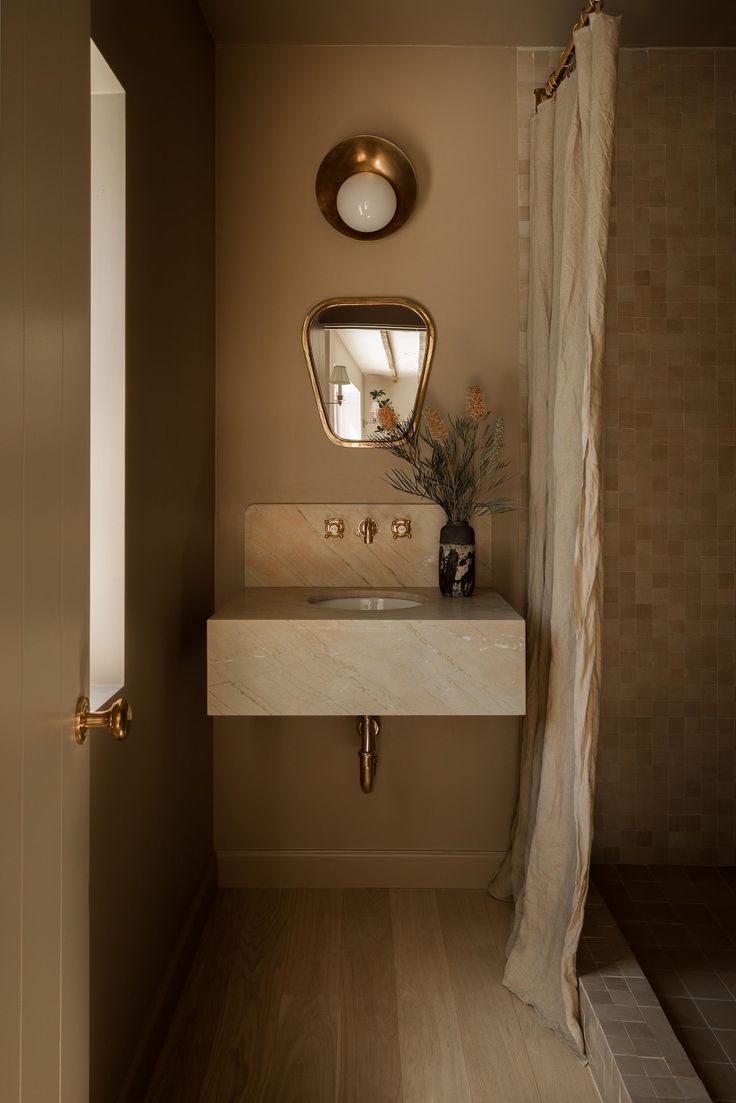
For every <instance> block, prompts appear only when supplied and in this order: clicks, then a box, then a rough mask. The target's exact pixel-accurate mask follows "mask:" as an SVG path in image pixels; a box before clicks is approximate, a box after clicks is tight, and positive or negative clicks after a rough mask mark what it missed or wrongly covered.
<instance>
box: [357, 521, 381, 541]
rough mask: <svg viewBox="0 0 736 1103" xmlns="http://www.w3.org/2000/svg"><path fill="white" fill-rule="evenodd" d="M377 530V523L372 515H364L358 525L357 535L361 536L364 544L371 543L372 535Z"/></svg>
mask: <svg viewBox="0 0 736 1103" xmlns="http://www.w3.org/2000/svg"><path fill="white" fill-rule="evenodd" d="M377 532H378V525H377V524H376V522H375V521H374V520H373V518H372V517H366V518H365V519H364V520H362V521H361V522H360V524H359V525H358V536H362V537H363V543H364V544H372V543H373V537H374V536H375V535H376V533H377Z"/></svg>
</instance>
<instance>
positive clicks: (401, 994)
mask: <svg viewBox="0 0 736 1103" xmlns="http://www.w3.org/2000/svg"><path fill="white" fill-rule="evenodd" d="M391 917H392V923H393V930H394V948H395V957H396V989H397V997H398V1010H399V1043H400V1047H401V1068H402V1083H403V1089H404V1100H405V1103H427V1101H428V1100H437V1101H438V1103H439V1101H440V1100H441V1101H442V1103H469V1100H470V1098H471V1097H470V1089H469V1086H468V1079H467V1074H466V1070H465V1056H464V1054H463V1049H462V1045H461V1042H460V1027H459V1024H458V1021H457V1014H456V1012H455V1003H454V1000H453V992H452V983H451V981H450V974H449V972H448V968H447V959H446V957H445V951H444V945H443V942H442V931H441V929H440V922H439V916H438V914H437V901H436V898H435V894H434V890H433V889H396V890H391Z"/></svg>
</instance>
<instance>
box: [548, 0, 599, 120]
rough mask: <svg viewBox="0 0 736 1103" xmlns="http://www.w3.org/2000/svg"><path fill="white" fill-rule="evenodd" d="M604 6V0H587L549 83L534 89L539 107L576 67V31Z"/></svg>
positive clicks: (549, 77)
mask: <svg viewBox="0 0 736 1103" xmlns="http://www.w3.org/2000/svg"><path fill="white" fill-rule="evenodd" d="M602 7H603V0H586V3H585V7H584V8H583V9H582V11H581V12H580V15H579V16H578V21H577V23H576V24H575V26H574V27H573V29H572V35H571V37H570V41H569V42H568V44H567V46H565V49H564V50H563V51H562V53H561V54H560V60H559V64H558V65H557V68H556V69H553V70H552V72H551V73H550V75H549V76H548V77H547V83H546V84H545V85H544V86H543V87H542V88H535V89H534V98H535V99H536V101H537V107H539V105H540V103H542V102H543V101H544V100H551V99H552V97H553V96H554V94H555V92H556V91H557V89H558V87H559V85H560V83H561V82H562V81H563V80H564V79H565V77H566V76H567V74H568V73H571V72H572V70H573V69H574V68H575V31H579V30H580V29H581V28H582V27H586V26H587V25H588V22H589V21H590V17H591V15H592V14H593V12H599V11H600V10H601V8H602Z"/></svg>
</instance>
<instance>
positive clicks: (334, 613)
mask: <svg viewBox="0 0 736 1103" xmlns="http://www.w3.org/2000/svg"><path fill="white" fill-rule="evenodd" d="M438 513H440V511H438V510H435V508H434V507H432V506H423V505H420V506H416V505H412V506H411V507H409V508H403V507H397V506H376V505H350V506H336V505H334V504H331V505H329V506H325V505H316V506H313V505H310V506H254V507H251V509H249V510H248V512H247V514H246V560H245V561H246V571H245V581H246V586H245V589H243V590H242V591H241V592H240V593H239V594H237V595H236V596H235V597H234V598H233V599H232V600H231V601H229V602H228V603H227V604H226V605H224V606H223V607H222V608H221V609H219V610H218V611H217V612H216V613H215V614H214V616H212V617H211V618H210V620H209V622H208V626H207V658H208V683H207V688H208V711H209V713H210V715H214V716H351V715H352V716H371V715H380V716H401V715H404V716H448V715H452V716H462V715H475V716H478V715H512V716H519V715H521V714H523V712H524V709H525V625H524V620H523V618H522V617H520V616H519V614H518V613H516V612H514V610H513V609H512V608H511V606H510V605H509V604H508V603H507V602H506V601H504V600H503V598H502V597H500V596H499V594H497V593H495V592H494V591H493V590H492V589H490V588H488V587H487V586H484V585H483V583H484V582H487V581H490V557H489V555H488V554H486V555H485V556H484V555H481V556H480V563H481V570H480V572H479V573H480V578H479V581H480V583H481V587H480V588H479V589H476V592H475V594H474V595H473V596H472V597H471V598H454V599H453V598H445V597H442V595H441V594H440V593H439V591H438V589H437V587H436V584H435V585H427V583H428V582H429V581H430V580H432V581H434V576H435V572H436V556H437V533H438V531H439V524H438V521H440V522H441V513H440V516H439V517H438V516H437V514H438ZM341 514H344V515H345V517H344V520H345V525H344V532H345V535H344V538H340V539H329V538H328V539H325V520H326V519H327V518H333V517H338V516H340V515H341ZM366 516H371V517H373V518H375V519H376V523H377V531H376V536H375V539H374V541H373V543H372V544H371V546H366V544H365V543H364V541H362V540H360V539H359V537H358V525H359V520H358V519H359V518H361V517H362V518H365V517H366ZM397 516H401V517H402V518H406V519H409V520H410V521H411V531H412V537H411V539H410V540H401V539H400V540H395V539H392V537H391V520H392V519H393V518H396V517H397ZM478 527H479V529H480V528H481V526H478ZM488 535H490V534H489V532H488ZM287 536H288V540H286V542H287V543H288V544H289V545H290V547H288V548H287V547H285V546H284V545H285V539H286V538H287ZM488 544H489V545H490V541H488ZM269 545H273V546H269ZM328 579H330V580H333V584H332V585H329V584H326V583H327V580H328ZM274 582H277V583H281V584H276V585H274V584H273V583H274ZM346 598H347V599H348V600H347V601H345V600H341V601H340V605H339V606H338V607H335V605H334V599H346ZM360 598H372V599H374V600H371V601H368V602H366V601H365V600H363V601H360V600H356V599H360ZM386 598H388V599H391V600H389V601H386V600H381V599H386ZM376 599H377V600H376ZM397 601H398V603H399V607H395V606H396V603H397ZM326 602H330V604H326ZM344 605H347V606H348V607H347V608H344V607H340V606H344ZM391 605H393V606H394V607H386V606H391Z"/></svg>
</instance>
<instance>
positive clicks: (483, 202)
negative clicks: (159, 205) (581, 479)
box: [214, 45, 522, 885]
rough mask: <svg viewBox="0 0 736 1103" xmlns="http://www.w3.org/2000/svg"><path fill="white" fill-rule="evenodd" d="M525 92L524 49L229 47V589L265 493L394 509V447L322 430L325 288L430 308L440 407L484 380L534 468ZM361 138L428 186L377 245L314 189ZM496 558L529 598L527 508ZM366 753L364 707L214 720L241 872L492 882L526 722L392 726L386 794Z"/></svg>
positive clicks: (434, 394)
mask: <svg viewBox="0 0 736 1103" xmlns="http://www.w3.org/2000/svg"><path fill="white" fill-rule="evenodd" d="M515 102H516V52H515V51H514V50H511V49H495V48H444V47H436V48H432V47H429V48H424V47H421V48H420V47H388V46H371V47H358V46H355V47H298V46H295V47H290V46H286V47H278V46H275V47H271V46H244V45H226V46H221V47H218V51H217V243H218V245H217V249H218V252H217V281H218V299H217V356H218V390H217V424H218V432H217V570H216V586H217V599H218V602H222V601H224V600H226V599H227V598H229V597H230V596H232V594H233V593H234V592H236V591H237V590H238V589H239V588H240V587H241V586H242V584H243V539H242V534H243V514H244V511H245V508H246V506H248V505H249V504H250V503H252V502H279V501H284V502H289V501H291V502H294V501H296V502H298V501H305V502H309V501H313V502H314V501H316V502H319V501H328V502H329V501H334V502H350V501H371V500H373V501H376V502H381V501H385V502H400V501H401V500H402V499H401V496H400V495H397V494H396V493H395V492H393V491H391V489H390V488H389V487H387V486H386V485H385V484H384V483H383V481H382V478H381V476H382V473H383V472H384V471H385V470H386V468H387V466H388V463H387V457H386V456H385V455H383V454H382V453H380V452H378V451H374V450H362V449H361V450H349V449H338V447H337V446H335V445H333V444H331V443H330V442H329V441H328V439H327V438H326V436H325V435H324V432H323V430H322V428H321V425H320V423H319V419H318V417H317V412H316V410H315V408H314V400H313V398H312V395H311V391H310V385H309V378H308V374H307V369H306V366H305V364H304V360H303V356H302V352H301V346H300V333H301V325H302V321H303V319H304V316H305V314H306V313H307V311H308V310H309V309H310V307H312V306H313V305H314V304H315V303H316V302H318V301H319V300H320V299H322V298H326V297H328V296H332V295H340V294H347V295H361V294H377V293H378V294H397V295H406V296H409V297H412V298H415V299H418V300H419V301H420V302H421V303H423V304H424V305H425V306H426V307H427V308H428V309H429V311H430V312H431V314H432V315H433V317H434V320H435V322H436V325H437V334H438V341H437V353H436V360H435V365H434V368H433V373H432V379H431V381H430V388H429V402H430V403H431V404H432V405H434V406H437V407H438V408H439V409H441V410H449V411H453V410H459V409H460V408H461V405H462V403H463V400H464V391H465V387H466V386H467V384H468V383H470V382H476V383H480V384H481V385H483V386H484V387H485V388H486V389H487V392H488V395H489V398H490V401H491V403H492V405H493V407H494V409H496V410H497V411H498V412H499V413H501V414H503V415H504V417H505V418H506V423H507V441H508V444H507V455H508V458H509V460H510V461H511V464H512V469H513V471H514V472H515V473H518V471H519V371H518V286H517V280H516V272H517V270H518V235H517V225H516V173H515V164H516V126H515ZM361 131H363V132H364V131H369V132H375V133H378V134H383V135H385V136H386V137H389V138H391V139H393V140H394V141H396V142H398V144H399V145H401V146H402V147H403V148H404V149H405V150H406V151H407V153H408V154H409V156H410V157H411V159H412V161H413V162H414V165H415V167H416V171H417V176H418V184H419V199H418V203H417V207H416V210H415V213H414V215H413V216H412V218H411V220H410V221H409V222H408V223H407V225H406V226H405V227H404V228H403V229H402V230H401V231H399V232H398V233H397V234H395V235H393V236H391V237H389V238H386V239H384V240H380V241H375V242H359V241H354V240H352V239H350V238H347V237H344V236H342V235H340V234H338V233H336V232H335V231H334V230H333V229H331V228H330V226H329V225H328V224H327V222H326V221H325V220H324V218H323V217H322V215H321V214H320V211H319V208H318V207H317V204H316V201H315V198H314V178H315V174H316V170H317V168H318V166H319V163H320V160H321V158H322V157H323V156H324V154H325V153H326V152H327V150H328V149H329V148H330V147H331V146H332V145H334V144H335V143H336V142H337V141H339V140H340V139H342V138H345V137H347V136H348V135H350V134H354V133H360V132H361ZM517 492H518V481H516V482H515V483H514V484H513V487H512V493H514V494H516V493H517ZM405 500H406V499H404V501H405ZM350 538H352V539H355V537H346V539H350ZM297 554H298V549H297ZM493 554H494V572H495V584H496V587H497V589H499V590H500V592H501V593H502V594H503V595H504V596H505V597H506V598H507V599H508V600H509V601H510V602H511V603H512V604H513V605H514V606H515V607H516V608H519V607H520V579H521V573H520V561H521V555H522V551H521V549H520V547H519V516H518V514H517V513H511V514H508V515H506V516H503V517H501V518H499V519H498V520H497V522H496V526H495V536H494V549H493ZM357 746H358V743H357V734H356V730H355V718H353V717H346V718H345V719H344V720H342V719H340V720H336V719H330V720H322V719H315V718H312V719H305V720H302V719H296V718H283V719H280V718H270V719H262V720H260V719H259V720H245V719H242V720H241V719H235V718H224V719H222V720H219V719H218V721H217V722H216V724H215V817H214V819H215V846H216V849H217V850H218V851H219V852H227V854H228V861H227V866H228V870H230V871H231V873H232V870H233V869H236V870H237V869H240V870H241V875H242V879H243V880H244V881H252V880H259V879H260V880H271V881H273V882H275V883H278V882H279V881H289V882H291V883H293V882H294V881H300V882H301V883H310V881H311V882H312V883H323V884H324V883H329V882H330V881H331V880H332V881H333V882H334V883H359V882H361V880H362V881H363V883H366V882H369V881H371V880H373V881H378V882H379V883H390V882H391V881H392V880H393V881H394V883H405V884H410V883H427V884H430V883H448V884H450V883H468V884H470V883H472V884H478V885H481V884H483V883H484V882H485V880H486V878H487V876H488V874H489V873H490V872H491V871H492V869H493V868H494V866H495V864H496V862H497V861H498V858H499V856H500V854H501V852H502V851H503V850H504V849H505V847H506V846H507V843H508V838H509V826H510V821H511V816H512V812H513V806H514V800H515V794H516V785H517V757H518V723H517V721H516V720H515V719H504V718H498V719H490V720H489V719H480V718H471V717H467V718H462V719H459V720H457V721H456V722H453V723H448V721H447V720H446V719H423V720H419V719H416V718H415V719H412V718H406V719H396V718H389V719H388V720H386V721H385V724H384V731H383V734H382V736H381V745H380V756H381V762H380V767H379V772H378V779H377V785H376V790H375V792H374V793H373V794H372V795H371V796H370V797H366V796H364V795H363V794H362V793H361V792H360V790H359V786H358V772H357V753H356V752H357Z"/></svg>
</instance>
